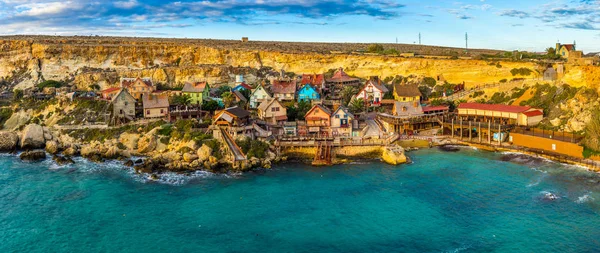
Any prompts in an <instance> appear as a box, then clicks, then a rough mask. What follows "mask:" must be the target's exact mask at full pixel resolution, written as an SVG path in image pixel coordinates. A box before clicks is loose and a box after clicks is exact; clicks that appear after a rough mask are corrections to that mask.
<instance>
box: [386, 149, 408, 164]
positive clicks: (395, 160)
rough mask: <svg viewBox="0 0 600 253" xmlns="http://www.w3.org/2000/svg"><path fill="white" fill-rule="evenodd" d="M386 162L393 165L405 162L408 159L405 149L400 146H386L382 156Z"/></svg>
mask: <svg viewBox="0 0 600 253" xmlns="http://www.w3.org/2000/svg"><path fill="white" fill-rule="evenodd" d="M381 158H382V159H383V161H384V162H386V163H388V164H391V165H398V164H403V163H406V162H407V161H408V159H407V158H406V155H405V154H404V149H403V148H402V147H400V146H391V147H385V148H384V149H383V154H382V156H381Z"/></svg>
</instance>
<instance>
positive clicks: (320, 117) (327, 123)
mask: <svg viewBox="0 0 600 253" xmlns="http://www.w3.org/2000/svg"><path fill="white" fill-rule="evenodd" d="M304 119H305V120H306V127H307V128H308V133H311V134H321V135H330V134H331V110H329V108H327V107H324V106H322V105H319V104H318V105H315V106H313V107H312V108H311V109H310V110H308V112H307V113H306V115H305V116H304Z"/></svg>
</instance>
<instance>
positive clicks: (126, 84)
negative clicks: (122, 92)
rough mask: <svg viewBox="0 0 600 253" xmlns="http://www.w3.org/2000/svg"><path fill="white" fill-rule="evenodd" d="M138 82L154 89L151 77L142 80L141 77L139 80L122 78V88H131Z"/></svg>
mask: <svg viewBox="0 0 600 253" xmlns="http://www.w3.org/2000/svg"><path fill="white" fill-rule="evenodd" d="M137 81H141V82H142V83H143V84H145V85H146V86H148V87H152V79H150V78H149V77H143V78H140V77H138V78H126V77H123V78H121V87H129V86H131V85H133V84H134V83H135V82H137Z"/></svg>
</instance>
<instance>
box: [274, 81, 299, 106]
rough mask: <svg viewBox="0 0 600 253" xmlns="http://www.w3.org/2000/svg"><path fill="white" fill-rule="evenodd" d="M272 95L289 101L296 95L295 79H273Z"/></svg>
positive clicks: (280, 99)
mask: <svg viewBox="0 0 600 253" xmlns="http://www.w3.org/2000/svg"><path fill="white" fill-rule="evenodd" d="M271 92H272V93H273V97H274V98H276V99H277V100H279V101H284V100H287V101H290V100H294V98H295V97H296V80H291V81H287V80H274V81H273V84H272V85H271Z"/></svg>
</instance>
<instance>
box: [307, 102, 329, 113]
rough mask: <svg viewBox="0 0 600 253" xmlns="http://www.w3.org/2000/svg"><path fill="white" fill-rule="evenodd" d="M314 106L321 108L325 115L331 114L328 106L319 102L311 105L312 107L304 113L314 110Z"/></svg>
mask: <svg viewBox="0 0 600 253" xmlns="http://www.w3.org/2000/svg"><path fill="white" fill-rule="evenodd" d="M316 108H319V109H321V110H323V111H324V112H325V113H326V114H327V115H329V116H331V110H329V108H327V107H325V106H323V105H321V104H316V105H315V106H313V107H312V108H310V110H308V112H306V115H308V114H310V113H311V112H312V111H313V110H315V109H316Z"/></svg>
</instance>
